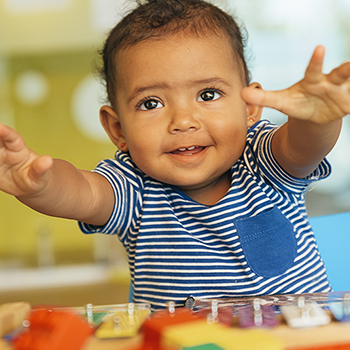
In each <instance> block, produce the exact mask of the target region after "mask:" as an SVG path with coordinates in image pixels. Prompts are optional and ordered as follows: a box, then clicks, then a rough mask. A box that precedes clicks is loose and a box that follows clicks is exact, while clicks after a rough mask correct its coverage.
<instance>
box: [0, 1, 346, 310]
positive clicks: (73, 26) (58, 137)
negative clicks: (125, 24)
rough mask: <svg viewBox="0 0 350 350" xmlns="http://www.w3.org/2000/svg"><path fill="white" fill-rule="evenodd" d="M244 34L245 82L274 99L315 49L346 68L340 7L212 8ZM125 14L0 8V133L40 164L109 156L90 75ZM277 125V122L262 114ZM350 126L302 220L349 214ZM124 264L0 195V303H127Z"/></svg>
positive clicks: (116, 4)
mask: <svg viewBox="0 0 350 350" xmlns="http://www.w3.org/2000/svg"><path fill="white" fill-rule="evenodd" d="M214 3H216V4H218V5H219V6H221V7H222V8H223V9H225V10H227V11H229V12H230V13H232V14H234V15H235V16H236V17H237V19H238V21H239V23H241V24H243V23H244V25H245V27H246V29H247V32H248V41H247V58H248V64H249V67H250V69H251V72H252V77H253V81H258V82H260V83H261V84H262V86H263V88H265V89H267V90H270V89H271V90H276V89H283V88H285V87H288V86H290V85H291V84H294V83H295V82H297V81H298V80H300V79H301V78H302V77H303V74H304V71H305V68H306V66H307V64H308V61H309V59H310V57H311V54H312V51H313V49H314V48H315V46H316V45H319V44H321V45H324V46H325V47H326V50H327V51H326V59H325V64H324V71H325V72H326V73H328V72H329V71H330V70H331V69H332V68H333V67H335V66H337V65H339V64H340V63H342V62H343V61H346V60H349V59H350V21H349V18H350V2H349V1H348V0H307V1H305V0H284V1H279V0H217V1H214ZM133 6H134V3H133V2H132V1H129V2H128V1H127V2H124V1H122V0H0V122H3V123H5V124H8V125H10V126H13V127H15V128H16V129H17V130H18V131H19V132H20V133H21V134H22V135H23V136H24V138H25V140H26V142H27V144H28V146H29V147H31V148H33V149H34V150H35V151H36V152H38V153H39V154H50V155H52V156H53V157H57V158H63V159H65V160H68V161H70V162H72V163H73V164H75V165H76V166H77V167H79V168H83V169H93V168H94V167H95V165H96V164H97V162H98V161H99V160H100V159H104V158H109V157H113V154H114V152H115V146H114V145H113V144H112V143H111V142H110V141H109V139H108V138H107V136H106V135H105V134H104V131H103V130H102V127H100V124H99V116H98V110H99V107H100V106H101V105H102V104H103V103H104V99H105V92H104V87H103V85H102V84H101V83H100V81H99V79H98V77H97V75H96V67H98V66H99V55H98V51H99V50H100V49H101V47H102V43H103V41H104V39H105V37H106V35H107V33H108V31H109V30H110V29H111V28H112V27H113V26H114V25H115V23H117V21H118V20H119V19H120V17H121V16H122V15H123V14H124V13H125V12H126V11H127V10H129V9H130V8H132V7H133ZM263 117H264V118H266V119H270V120H272V121H274V122H276V123H279V124H281V123H283V122H284V121H285V120H286V118H285V116H283V115H281V114H280V113H278V112H276V111H273V110H269V109H266V110H265V111H264V113H263ZM349 123H350V121H349V118H345V120H344V128H343V131H342V134H341V137H340V140H339V142H338V144H337V146H336V147H335V149H334V150H333V151H332V153H331V154H330V155H329V160H330V161H331V163H332V166H333V175H332V176H331V177H330V178H328V179H326V180H324V181H322V182H320V183H318V184H317V185H315V186H314V187H312V188H311V189H310V191H309V192H308V193H307V196H306V198H307V207H308V212H309V215H310V216H319V215H326V214H331V213H335V212H344V211H349V210H350V160H349V156H348V152H349V151H348V150H349V149H350V135H349V133H350V125H349ZM128 283H129V280H128V270H127V262H126V256H125V253H124V251H123V248H122V247H121V245H120V244H119V242H118V240H117V238H116V237H110V236H103V235H91V236H86V235H83V234H82V233H81V232H80V231H79V229H78V226H77V224H76V223H75V222H72V221H68V220H62V219H56V218H50V217H47V216H44V215H41V214H38V213H36V212H34V211H32V210H31V209H28V208H26V207H25V206H23V205H22V204H21V203H19V202H18V201H17V200H16V199H15V198H12V197H11V196H9V195H6V194H4V193H0V303H2V302H6V301H11V300H19V299H22V300H24V299H26V300H28V301H29V302H32V303H51V304H52V303H55V304H74V305H80V304H84V303H87V302H92V303H95V304H103V303H119V302H123V301H126V300H127V293H128Z"/></svg>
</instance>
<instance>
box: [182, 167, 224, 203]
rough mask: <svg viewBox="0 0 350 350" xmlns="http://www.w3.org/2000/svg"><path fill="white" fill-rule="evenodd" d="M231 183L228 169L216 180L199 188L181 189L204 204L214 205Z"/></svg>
mask: <svg viewBox="0 0 350 350" xmlns="http://www.w3.org/2000/svg"><path fill="white" fill-rule="evenodd" d="M230 184H231V173H230V171H227V172H226V173H224V174H223V175H222V176H221V177H220V178H219V179H218V180H217V181H216V182H214V183H211V184H209V185H207V186H205V187H201V188H198V189H191V190H185V189H181V190H182V192H183V193H185V194H186V195H187V196H188V197H190V198H192V199H193V200H194V201H196V202H198V203H201V204H204V205H209V206H211V205H214V204H216V203H217V202H219V201H220V200H221V199H222V198H223V197H224V196H225V195H226V193H227V191H228V190H229V188H230Z"/></svg>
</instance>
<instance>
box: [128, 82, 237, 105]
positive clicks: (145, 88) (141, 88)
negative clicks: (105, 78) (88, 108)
mask: <svg viewBox="0 0 350 350" xmlns="http://www.w3.org/2000/svg"><path fill="white" fill-rule="evenodd" d="M209 84H223V85H226V86H227V87H231V86H232V84H231V83H230V82H229V81H228V80H225V79H222V78H218V77H212V78H206V79H198V80H189V81H187V82H186V83H185V84H184V85H186V86H196V85H209ZM170 87H171V84H168V83H157V84H152V85H145V86H139V87H136V88H135V89H134V90H133V92H132V94H131V96H130V97H129V98H128V103H130V102H131V101H132V100H133V99H134V98H136V97H137V96H138V95H139V94H141V93H143V92H145V91H148V90H161V89H168V88H170Z"/></svg>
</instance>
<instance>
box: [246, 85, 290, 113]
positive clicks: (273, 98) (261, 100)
mask: <svg viewBox="0 0 350 350" xmlns="http://www.w3.org/2000/svg"><path fill="white" fill-rule="evenodd" d="M284 95H285V94H284V90H281V91H266V90H263V89H252V88H250V87H246V88H244V89H243V90H242V98H243V99H244V101H246V102H247V103H249V104H252V105H256V106H261V107H269V108H274V109H277V110H279V111H281V110H282V109H283V105H284Z"/></svg>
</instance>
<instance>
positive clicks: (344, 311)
mask: <svg viewBox="0 0 350 350" xmlns="http://www.w3.org/2000/svg"><path fill="white" fill-rule="evenodd" d="M329 308H330V310H331V311H332V313H333V316H334V318H335V319H336V320H337V321H340V322H350V294H349V293H345V294H344V296H343V300H342V302H330V303H329Z"/></svg>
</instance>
